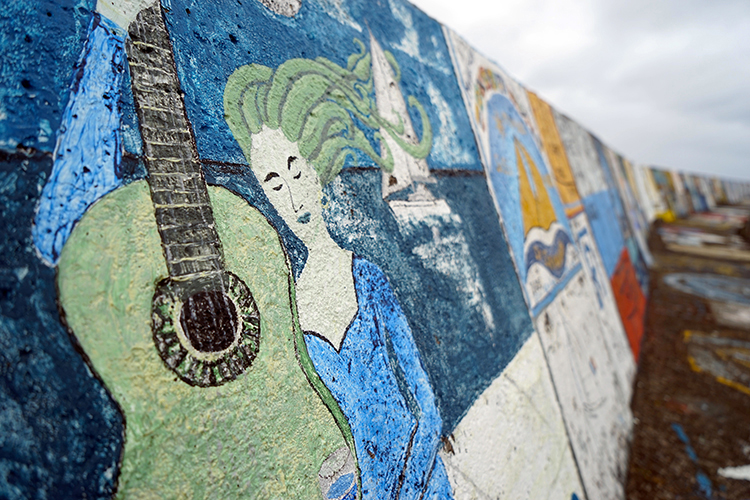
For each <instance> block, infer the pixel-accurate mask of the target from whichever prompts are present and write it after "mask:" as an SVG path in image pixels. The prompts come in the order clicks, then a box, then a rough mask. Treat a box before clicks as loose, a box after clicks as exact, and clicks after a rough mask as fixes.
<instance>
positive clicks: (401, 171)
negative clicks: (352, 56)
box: [370, 30, 435, 199]
mask: <svg viewBox="0 0 750 500" xmlns="http://www.w3.org/2000/svg"><path fill="white" fill-rule="evenodd" d="M412 31H413V30H412ZM414 33H416V32H414ZM370 54H371V55H372V80H373V84H374V85H375V98H376V100H377V106H378V113H379V114H380V116H381V117H383V118H385V119H386V120H388V121H389V122H390V123H391V124H392V125H394V127H395V126H397V125H398V124H399V123H400V124H402V126H403V134H402V139H404V140H405V141H406V142H408V143H411V144H417V142H418V139H417V135H416V133H415V132H414V127H413V126H412V123H411V118H409V112H408V110H407V109H406V100H405V99H404V95H403V93H402V92H401V87H400V86H399V84H398V82H397V81H396V77H395V74H394V70H393V68H392V67H391V64H390V63H389V62H388V59H387V58H386V55H385V52H384V51H383V49H382V48H381V47H380V44H379V43H378V41H377V40H376V39H375V37H374V36H373V35H372V34H370ZM380 134H381V136H382V139H381V147H382V148H383V149H387V150H388V152H389V155H390V157H391V158H392V159H393V171H391V172H385V171H383V174H382V178H383V181H382V193H383V198H388V196H390V195H392V194H393V193H397V192H399V191H402V190H404V189H407V188H409V187H415V186H414V184H415V183H433V182H435V179H434V178H433V177H432V176H431V175H430V171H429V167H428V166H427V161H426V160H424V159H417V158H414V157H413V156H411V155H410V154H409V153H407V152H406V151H405V150H404V149H403V148H402V147H401V146H400V145H399V144H398V142H397V141H396V139H395V138H394V137H393V136H392V135H391V134H390V133H389V132H388V130H386V129H385V128H384V127H381V129H380ZM420 191H421V193H422V194H424V196H423V197H422V198H426V199H432V195H431V194H430V193H429V192H428V191H425V190H420ZM420 191H415V193H412V195H411V197H413V196H414V194H416V193H418V192H420Z"/></svg>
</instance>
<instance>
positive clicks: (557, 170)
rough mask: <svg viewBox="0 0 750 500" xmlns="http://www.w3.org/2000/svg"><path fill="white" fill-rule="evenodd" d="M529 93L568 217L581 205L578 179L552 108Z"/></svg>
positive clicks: (532, 108)
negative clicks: (570, 162)
mask: <svg viewBox="0 0 750 500" xmlns="http://www.w3.org/2000/svg"><path fill="white" fill-rule="evenodd" d="M527 94H528V96H529V103H530V104H531V110H532V112H533V113H534V118H535V119H536V123H537V125H538V127H539V134H540V135H541V136H542V137H541V138H542V147H544V151H545V152H546V153H547V158H548V159H549V164H550V165H549V166H550V169H551V170H552V176H553V178H554V180H555V186H556V187H557V190H558V192H559V193H560V199H561V200H562V202H563V205H565V210H566V213H567V212H568V211H570V213H567V215H568V217H571V216H572V215H575V213H577V212H576V210H577V209H578V207H579V206H580V205H581V196H580V195H579V194H578V189H577V188H576V180H575V177H574V176H573V171H572V170H571V169H570V164H569V163H568V156H567V154H566V153H565V146H563V143H562V139H560V133H559V132H558V130H557V125H555V118H554V116H553V115H552V108H551V107H550V105H549V104H547V103H546V102H544V101H543V100H542V99H540V98H539V96H537V95H536V94H535V93H533V92H529V91H527Z"/></svg>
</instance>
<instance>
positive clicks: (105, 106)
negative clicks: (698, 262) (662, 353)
mask: <svg viewBox="0 0 750 500" xmlns="http://www.w3.org/2000/svg"><path fill="white" fill-rule="evenodd" d="M0 27H1V29H2V37H0V56H2V60H3V65H2V68H0V220H1V224H2V227H3V228H4V229H5V231H4V233H3V239H2V240H0V250H2V255H3V259H2V260H0V346H2V350H1V352H0V381H1V382H0V497H2V498H13V499H16V498H19V499H20V498H68V497H76V498H77V497H82V498H83V497H85V498H112V497H117V498H131V497H132V498H143V497H154V498H156V497H158V498H195V499H199V498H208V497H216V498H240V497H243V498H244V497H249V498H274V499H275V498H294V499H298V498H299V499H313V498H317V499H326V500H328V499H331V500H334V499H335V500H344V499H346V500H355V499H373V500H374V499H381V498H400V499H404V500H405V499H419V498H429V499H451V498H455V499H457V500H460V499H465V498H466V499H471V498H514V499H515V498H527V499H536V498H560V499H565V500H567V499H571V500H572V499H576V500H578V499H585V498H589V499H590V500H594V499H600V498H601V499H620V498H623V495H624V490H623V477H624V467H625V464H626V460H627V451H628V443H629V441H630V439H631V432H632V417H631V413H630V410H629V406H628V405H629V401H630V398H631V396H632V380H633V376H634V371H635V368H636V364H635V363H636V360H637V359H638V354H639V348H640V342H641V337H642V335H643V318H644V314H645V303H646V294H647V291H648V268H647V266H648V264H649V263H650V262H651V255H650V253H649V251H648V248H647V246H646V238H647V235H648V230H649V225H650V223H651V222H653V220H654V219H656V218H661V219H663V220H669V218H670V217H673V216H674V215H687V214H689V213H692V212H696V214H694V215H693V217H695V218H696V219H695V220H696V221H698V218H699V217H702V218H704V219H705V220H709V219H710V220H712V221H717V220H720V221H721V223H722V224H724V225H726V227H731V228H735V229H739V227H740V226H741V225H742V224H743V223H744V218H743V217H742V214H739V213H733V212H732V211H731V209H723V208H721V207H716V205H717V203H736V202H739V201H741V200H743V199H745V198H747V197H748V195H750V186H749V185H748V184H746V183H741V182H726V181H724V180H721V179H709V178H705V177H700V176H695V175H685V174H681V173H678V172H672V171H665V170H659V169H655V168H651V167H646V166H643V165H640V164H637V163H634V162H631V161H629V160H628V159H626V158H624V157H623V156H622V155H620V154H618V153H616V152H615V151H613V150H612V149H611V148H609V147H608V146H606V145H604V144H603V143H602V142H601V141H600V140H599V139H597V138H596V137H595V136H593V135H591V133H589V132H588V131H587V130H585V129H584V128H583V127H581V126H580V125H579V124H577V123H576V122H575V121H573V120H571V119H570V118H568V117H566V116H564V115H562V114H561V113H559V112H558V111H557V110H555V109H554V108H553V107H552V106H550V105H549V104H548V103H547V102H545V101H544V100H543V98H542V97H540V96H538V95H536V94H534V93H532V92H530V91H529V90H527V89H526V88H525V87H524V86H523V85H521V84H520V83H519V82H517V81H515V80H514V79H513V78H512V77H510V76H509V75H508V74H507V73H506V72H504V71H503V70H502V69H501V68H500V67H498V66H497V64H495V63H493V62H492V61H488V60H487V59H485V58H484V57H482V56H481V55H480V54H478V53H477V52H476V51H474V49H472V48H471V47H470V46H469V45H468V44H466V43H465V42H464V41H463V40H462V39H460V37H458V36H457V35H456V34H455V33H453V32H451V31H450V30H449V29H448V28H446V27H444V26H442V25H441V24H439V23H438V22H437V21H435V20H433V19H431V18H429V17H428V16H427V15H425V14H424V13H422V12H421V11H419V10H418V9H416V8H415V7H413V6H412V5H410V4H409V3H408V2H405V1H404V0H384V1H381V2H375V3H373V2H365V1H363V0H351V1H346V2H344V1H340V0H294V1H290V2H281V1H277V0H242V1H234V0H233V1H229V0H207V1H203V2H189V1H184V0H163V1H161V2H157V1H155V0H154V1H149V0H106V1H103V0H102V1H100V2H98V3H94V2H87V1H75V2H74V1H73V0H60V1H57V2H51V1H42V2H30V1H27V0H19V1H16V2H12V3H10V4H8V5H6V6H4V7H3V12H2V14H0ZM707 209H712V210H713V212H711V213H698V212H704V211H705V210H707ZM660 231H661V233H660V234H661V235H662V237H663V239H664V241H665V242H666V245H668V246H669V245H674V246H678V247H680V248H690V249H692V250H691V251H692V252H693V253H695V254H700V255H707V256H711V255H714V254H712V252H714V253H715V252H716V250H714V249H712V247H711V245H712V241H709V240H710V237H708V236H705V235H702V236H701V235H696V234H695V233H693V232H690V231H689V230H686V229H684V230H681V231H676V230H673V229H670V228H662V229H660ZM721 243H722V244H729V245H730V246H732V245H734V250H736V255H738V256H739V257H737V258H738V259H744V258H746V257H747V255H750V250H748V249H747V248H746V245H745V244H744V243H742V242H741V241H739V240H737V241H735V240H731V241H730V240H726V241H725V240H722V241H721ZM743 245H744V246H743ZM666 279H667V282H668V283H669V284H670V285H672V286H674V287H676V288H677V289H679V290H682V291H684V292H687V293H693V294H698V295H700V296H702V297H705V298H706V299H707V300H708V302H709V306H710V308H711V311H712V313H713V314H714V316H716V318H717V321H718V322H719V323H720V324H723V325H726V326H738V325H742V326H744V325H746V324H748V322H750V314H748V302H749V301H748V299H747V297H746V295H747V294H746V293H745V292H746V287H745V285H744V284H742V283H739V282H736V281H731V279H729V278H723V279H719V278H714V277H711V276H703V275H672V276H669V277H667V278H666ZM728 280H729V281H728ZM685 344H686V349H687V352H688V355H689V356H690V359H691V360H692V361H691V363H692V365H691V366H693V367H694V369H695V370H696V371H701V372H705V373H709V374H711V375H712V376H713V377H714V378H715V379H716V380H717V381H718V382H719V383H722V384H724V385H728V386H730V387H733V388H734V389H737V390H739V391H741V392H744V391H747V390H748V387H750V385H748V374H747V370H746V366H745V365H744V364H743V362H744V361H743V360H745V359H746V356H747V345H745V343H742V342H740V341H739V340H737V339H734V338H732V337H731V336H716V335H713V334H704V333H700V332H690V333H689V334H688V333H686V334H685ZM675 432H677V433H678V435H679V439H681V440H682V441H683V442H684V443H685V445H686V446H687V447H689V446H690V444H689V438H688V437H687V435H686V434H685V433H684V431H683V430H682V429H680V428H677V427H676V428H675ZM696 474H698V475H699V474H701V472H700V471H697V472H696ZM726 474H729V475H731V474H735V475H737V474H741V471H740V472H738V471H733V470H727V471H726ZM698 481H699V482H700V481H701V478H700V477H698ZM701 485H702V487H703V488H704V490H703V491H704V493H706V492H707V493H706V494H707V495H710V492H711V488H712V485H711V484H710V483H709V484H703V483H701Z"/></svg>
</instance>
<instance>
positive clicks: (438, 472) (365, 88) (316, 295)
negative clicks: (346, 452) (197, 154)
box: [224, 43, 452, 499]
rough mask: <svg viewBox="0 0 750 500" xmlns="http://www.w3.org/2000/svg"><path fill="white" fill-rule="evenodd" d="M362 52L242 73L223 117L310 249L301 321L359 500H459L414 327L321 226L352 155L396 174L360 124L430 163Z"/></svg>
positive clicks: (300, 289)
mask: <svg viewBox="0 0 750 500" xmlns="http://www.w3.org/2000/svg"><path fill="white" fill-rule="evenodd" d="M359 45H360V48H361V52H360V53H358V54H354V55H352V56H350V58H349V64H348V67H347V68H342V67H340V66H338V65H336V64H334V63H332V62H330V61H328V60H325V59H322V58H319V59H317V60H315V61H313V60H308V59H291V60H288V61H286V62H285V63H283V64H281V65H280V66H279V67H278V68H277V69H276V70H275V71H274V70H272V69H271V68H268V67H265V66H260V65H256V64H251V65H248V66H244V67H241V68H239V69H238V70H236V71H235V73H234V74H233V75H232V76H231V77H230V78H229V81H228V83H227V86H226V89H225V93H224V107H225V116H226V119H227V122H228V124H229V126H230V128H231V130H232V132H233V134H234V137H235V139H236V140H237V141H238V142H239V144H240V146H241V147H242V149H243V152H244V154H245V157H246V158H247V160H248V162H249V164H250V166H251V168H252V170H253V173H254V174H255V176H256V177H257V179H258V181H259V183H260V185H261V186H262V188H263V191H264V192H265V194H266V196H267V197H268V199H269V200H270V202H271V203H272V205H273V206H274V208H275V209H276V211H277V212H278V214H279V215H280V216H281V218H282V219H283V221H284V222H285V223H286V224H287V225H288V226H289V227H290V229H291V230H292V231H293V232H294V233H295V234H296V236H297V237H298V238H299V239H300V240H301V241H302V242H303V243H304V244H305V245H306V246H307V249H308V258H307V261H306V263H305V266H304V269H303V270H302V272H301V273H300V275H299V277H298V278H297V280H296V304H297V310H298V314H299V321H300V325H301V326H302V329H303V330H304V331H305V342H306V344H307V349H308V351H309V353H310V357H311V358H312V360H313V363H314V365H315V369H316V370H317V371H318V373H319V375H320V377H321V378H322V379H323V381H324V383H325V384H326V385H327V386H328V388H329V389H330V390H331V392H332V394H333V396H334V398H335V399H336V400H337V402H338V404H339V405H340V407H341V409H342V410H343V412H344V414H345V416H346V418H347V420H348V421H349V425H350V426H351V429H352V433H353V435H354V440H355V448H356V454H357V461H358V465H359V469H360V474H361V486H362V496H363V498H366V499H382V498H400V499H419V498H425V499H427V498H429V499H433V498H434V499H437V498H441V499H443V498H452V494H451V487H450V484H449V482H448V478H447V475H446V472H445V468H444V465H443V463H442V461H441V459H440V457H439V456H438V455H437V451H438V447H439V444H440V431H441V418H440V414H439V412H438V409H437V407H436V404H435V397H434V394H433V391H432V388H431V387H430V385H429V381H428V378H427V374H426V373H425V371H424V368H423V367H422V363H421V361H420V356H419V352H418V350H417V347H416V344H415V342H414V339H413V337H412V333H411V329H410V327H409V324H408V322H407V320H406V317H405V316H404V313H403V312H402V310H401V307H400V305H399V303H398V300H397V299H396V296H395V295H394V292H393V290H392V289H391V287H390V285H389V283H388V279H387V278H386V276H385V275H384V274H383V272H382V271H381V270H380V269H379V268H378V267H377V266H375V265H374V264H372V263H370V262H368V261H367V260H365V259H362V258H360V257H357V256H356V255H354V254H353V253H352V252H350V251H348V250H346V249H343V248H341V247H340V246H339V245H338V244H336V242H335V241H334V240H333V239H332V238H331V236H330V234H329V233H328V229H327V226H326V222H325V220H324V218H323V203H324V202H323V200H324V194H323V190H322V186H324V185H325V184H327V183H328V182H330V181H331V180H333V179H334V178H335V176H336V175H337V174H338V172H339V171H340V170H341V168H342V166H343V164H344V161H345V160H346V158H347V156H349V155H354V154H355V153H354V151H355V150H358V151H360V152H363V153H365V154H366V155H367V156H369V157H370V158H372V159H373V160H374V161H375V162H376V164H378V165H379V166H380V167H381V168H383V169H384V170H386V171H389V170H390V169H392V168H393V164H392V163H393V160H392V156H391V154H390V152H389V151H388V146H387V145H386V144H385V141H383V140H381V141H380V143H381V147H382V149H383V154H382V155H380V154H378V153H377V152H376V151H375V150H374V149H373V147H372V146H371V144H370V142H369V141H368V140H367V138H366V137H365V135H364V133H363V131H362V130H361V129H360V128H359V127H358V126H357V125H356V124H355V121H354V120H353V119H352V116H355V117H356V118H357V120H358V121H359V122H360V123H364V124H365V125H366V126H369V127H371V128H373V129H375V130H384V131H385V133H389V134H391V137H392V138H393V139H394V140H395V141H396V143H397V144H398V145H399V146H400V147H402V148H403V149H404V150H406V151H407V152H409V153H410V154H411V155H412V156H416V155H421V156H422V157H424V156H426V152H428V151H429V144H427V145H426V147H425V144H424V142H425V138H426V140H430V139H429V135H428V133H425V134H424V137H423V140H422V143H420V144H416V145H415V144H412V143H410V142H407V141H405V140H403V139H402V138H401V137H400V135H399V132H400V130H399V124H392V123H388V122H387V121H386V120H384V119H383V118H382V117H381V116H379V115H378V113H377V111H376V106H375V102H374V100H373V99H372V98H371V97H370V94H371V92H372V88H373V87H372V79H371V77H370V64H371V63H370V61H371V59H370V54H368V53H367V52H366V51H365V50H364V46H363V45H362V44H361V43H360V44H359ZM412 104H414V105H416V106H419V105H418V103H416V102H414V101H413V100H412ZM419 109H420V111H421V113H422V119H423V122H424V127H423V130H426V131H428V130H429V123H428V122H427V119H426V115H425V114H424V111H423V110H422V109H421V106H419ZM375 135H376V137H379V138H381V139H382V136H380V135H379V133H376V134H375Z"/></svg>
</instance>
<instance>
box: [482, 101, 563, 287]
mask: <svg viewBox="0 0 750 500" xmlns="http://www.w3.org/2000/svg"><path fill="white" fill-rule="evenodd" d="M487 116H488V120H487V121H488V122H489V123H488V127H489V134H490V157H491V158H492V160H491V161H492V165H491V166H490V167H489V172H490V181H491V182H492V189H493V190H494V192H495V198H496V200H497V203H498V205H499V206H500V214H501V216H502V218H503V224H504V226H505V231H506V234H507V236H508V241H509V242H510V246H511V248H512V250H513V258H514V259H515V261H516V266H517V267H518V272H519V274H520V276H521V281H522V282H523V283H525V282H526V271H527V270H526V263H525V257H524V252H523V247H524V241H525V239H526V235H525V234H524V225H523V215H522V213H521V195H520V193H519V191H518V176H519V172H518V166H517V165H516V149H515V145H514V140H518V142H519V143H520V144H522V145H523V147H524V148H526V151H527V152H528V153H529V156H530V157H531V159H532V160H533V161H534V163H535V164H536V167H537V169H538V170H539V173H540V174H541V176H542V179H543V181H544V185H545V188H546V189H547V194H549V198H550V201H551V202H552V207H553V209H554V210H555V215H556V216H557V221H558V222H559V223H560V224H561V225H562V226H563V228H564V230H565V231H566V232H567V234H568V237H569V239H570V241H573V238H572V237H571V236H570V234H571V231H570V225H569V224H568V218H567V217H566V216H565V211H564V209H563V206H562V202H561V201H560V197H559V195H558V194H557V190H556V189H555V188H554V187H553V186H552V184H551V179H550V175H549V171H548V170H547V166H546V164H545V162H544V160H543V159H542V155H541V154H540V152H539V149H538V148H537V146H536V142H535V141H534V138H533V136H532V135H531V133H529V131H528V129H527V128H526V125H525V124H524V122H523V118H521V115H520V114H519V113H518V111H517V110H516V108H515V106H514V105H513V103H512V102H510V100H509V99H508V98H507V97H505V96H504V95H501V94H494V95H493V96H492V97H491V98H490V99H489V101H488V102H487ZM496 120H499V121H500V122H501V123H502V125H503V128H502V130H500V129H499V128H498V125H497V122H496ZM527 175H528V176H529V181H530V182H532V183H533V181H532V180H531V172H527Z"/></svg>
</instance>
